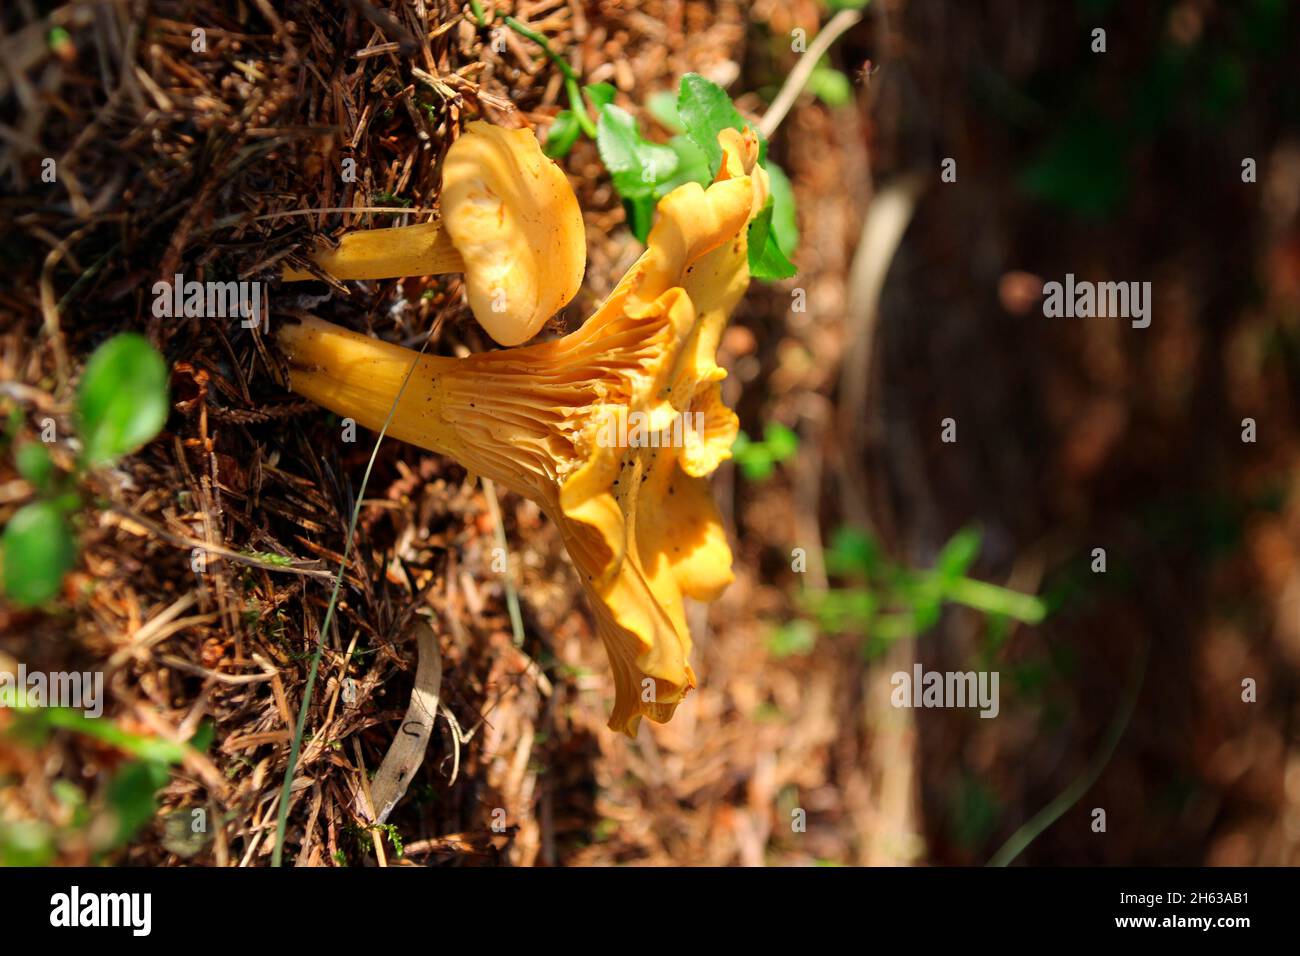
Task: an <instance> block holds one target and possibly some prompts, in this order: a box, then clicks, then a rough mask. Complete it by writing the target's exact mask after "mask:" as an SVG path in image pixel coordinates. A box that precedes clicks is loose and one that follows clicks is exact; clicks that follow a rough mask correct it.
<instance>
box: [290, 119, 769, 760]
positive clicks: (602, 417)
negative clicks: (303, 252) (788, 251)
mask: <svg viewBox="0 0 1300 956" xmlns="http://www.w3.org/2000/svg"><path fill="white" fill-rule="evenodd" d="M719 140H720V142H721V144H722V146H723V151H724V156H723V163H722V168H721V170H720V171H719V173H718V176H717V178H716V180H715V182H714V183H713V184H712V185H711V186H709V188H708V189H707V190H706V189H703V188H701V187H700V186H699V185H698V184H695V183H688V184H686V185H684V186H681V187H679V188H677V189H676V190H674V191H673V192H671V193H669V194H668V195H667V196H665V197H664V198H663V199H662V200H661V201H660V203H659V207H658V208H659V216H658V221H657V222H656V224H655V226H654V228H653V229H652V230H651V233H650V236H649V242H648V246H647V249H646V251H645V253H644V254H643V255H642V256H641V258H640V259H639V260H637V262H636V263H635V264H634V265H633V266H632V268H631V269H630V270H629V271H628V273H627V275H625V276H624V277H623V279H622V280H621V281H620V282H619V284H618V285H617V287H616V288H615V289H614V291H613V293H611V295H610V296H609V298H608V299H606V300H605V302H604V303H603V304H602V305H601V306H600V308H599V309H597V311H596V312H595V314H594V315H592V316H591V318H589V319H588V320H587V322H586V323H585V324H584V325H583V326H582V327H581V328H579V329H578V330H577V331H575V332H572V333H570V334H569V335H567V336H565V337H564V338H561V339H557V340H555V341H551V342H544V343H540V344H535V345H530V346H524V347H520V348H511V349H504V350H500V351H494V352H486V353H482V354H477V355H470V356H467V357H465V358H459V359H458V358H448V357H442V356H429V355H419V354H417V353H415V352H413V351H411V350H409V349H404V348H401V347H399V346H396V345H390V344H388V343H385V342H382V341H379V340H377V339H372V338H369V337H367V336H364V335H360V334H358V333H356V332H350V331H347V330H345V329H342V328H339V327H338V326H334V325H331V324H329V323H327V322H323V321H321V320H318V319H306V320H303V321H301V322H299V323H295V324H289V325H285V326H283V327H282V328H281V330H280V332H279V333H278V341H279V344H280V347H281V349H282V351H283V352H284V353H285V355H286V357H287V359H288V363H289V369H290V386H291V387H292V389H293V390H294V391H295V392H297V393H299V394H300V395H303V396H305V397H307V398H310V399H311V400H313V401H315V402H317V403H318V404H320V405H323V406H325V407H326V408H329V409H331V410H332V411H334V412H337V413H338V414H340V415H347V416H349V417H352V418H354V419H355V420H356V421H358V422H360V423H361V424H363V425H365V426H367V427H369V428H375V429H377V428H379V427H381V426H382V425H383V424H384V422H385V421H388V420H389V414H390V410H391V411H392V419H391V421H390V423H389V434H391V435H393V436H394V437H396V438H399V439H402V440H404V441H408V442H411V443H412V444H416V445H419V446H421V447H423V448H428V449H431V450H433V451H437V452H440V453H443V454H446V455H449V456H451V457H453V458H455V459H456V460H458V461H459V462H460V463H461V464H462V465H464V466H465V467H466V468H467V469H469V470H470V471H471V472H472V473H474V474H478V475H483V476H485V477H489V478H491V479H493V480H494V481H496V482H498V483H499V484H501V485H503V486H505V487H507V488H509V489H511V490H512V491H515V492H517V493H519V494H521V495H524V496H526V497H528V498H531V499H532V500H534V501H536V502H537V503H538V505H539V506H540V507H541V508H542V510H543V511H544V512H545V513H546V514H547V516H548V517H549V518H550V519H551V520H552V521H553V522H554V523H555V524H556V526H557V527H558V528H559V530H560V533H561V536H562V537H563V540H564V542H565V545H566V547H567V549H568V551H569V555H570V557H571V558H572V559H573V563H574V565H575V567H576V569H577V572H578V574H579V576H580V578H581V581H582V585H583V587H584V589H585V590H586V592H587V594H588V595H589V596H590V598H591V599H592V604H593V608H594V611H595V617H596V622H597V629H598V632H599V633H600V636H601V638H602V640H603V641H604V644H605V647H606V650H607V652H608V654H609V659H610V662H611V665H612V667H613V671H614V677H615V687H616V697H615V703H614V709H613V713H612V715H611V717H610V722H609V726H610V727H611V728H612V729H615V730H619V731H622V732H624V733H627V734H629V735H634V734H635V732H636V729H637V726H638V724H639V722H640V719H641V717H642V716H646V717H649V718H650V719H651V720H655V721H659V722H664V721H667V720H668V719H669V718H670V717H671V716H672V714H673V711H674V710H675V708H676V706H677V704H678V703H679V702H680V701H681V700H682V698H683V697H684V696H685V694H686V693H687V692H688V691H689V690H690V689H691V688H693V687H694V686H695V673H694V671H693V670H692V669H691V666H690V662H689V657H690V649H691V639H690V633H689V631H688V629H687V625H686V615H685V609H684V600H683V599H684V598H685V597H692V598H696V599H698V600H705V601H707V600H713V599H715V598H716V597H717V596H718V595H719V594H720V593H721V591H722V589H723V588H725V587H726V585H727V584H728V583H729V582H730V581H731V579H732V575H731V551H730V548H729V547H728V545H727V540H726V535H725V532H724V531H723V527H722V523H721V521H720V519H719V516H718V513H717V509H716V507H715V505H714V503H713V497H712V495H711V493H710V489H709V486H708V482H707V480H706V476H707V475H708V474H709V473H711V472H712V471H713V470H714V469H715V468H717V466H718V464H719V463H720V462H722V461H723V460H725V459H726V458H728V457H730V454H731V451H730V449H731V445H732V443H733V441H734V440H735V436H736V427H737V421H736V416H735V415H734V414H733V413H732V411H731V410H730V409H728V408H726V407H725V406H724V405H723V404H722V399H721V381H722V379H723V378H724V377H725V375H726V372H725V371H724V370H723V369H722V368H720V367H719V366H718V365H717V363H716V361H715V359H714V356H715V353H716V350H717V344H718V339H719V337H720V335H721V333H722V329H723V326H724V325H725V324H726V321H727V317H728V316H729V315H730V312H731V310H732V308H734V306H735V305H736V303H737V302H738V301H739V300H740V298H741V297H742V296H743V295H744V293H745V289H746V288H747V286H748V284H749V266H748V258H747V249H746V232H747V226H748V224H749V222H750V221H751V219H752V218H753V216H754V215H755V214H756V213H757V212H758V211H759V210H760V209H761V208H762V206H763V203H764V202H765V200H766V196H767V181H766V174H765V173H764V172H763V171H762V170H761V169H760V168H758V167H757V166H756V160H757V155H758V143H757V140H756V138H755V137H754V135H753V134H752V133H746V134H741V133H739V132H737V131H735V130H725V131H723V133H722V134H721V135H720V136H719ZM412 365H414V370H413V371H412ZM408 371H409V372H411V374H410V378H409V380H407V373H408ZM404 380H407V384H406V389H405V391H404V392H403V393H402V397H401V400H400V402H397V405H396V408H395V409H394V402H395V401H396V399H397V395H398V393H399V390H400V389H401V387H402V382H403V381H404ZM683 415H684V416H689V418H688V421H689V422H692V423H694V425H693V426H692V427H690V428H688V429H677V426H676V425H675V422H676V421H678V420H679V416H683ZM633 418H637V419H638V420H643V421H645V422H646V423H648V424H647V426H646V428H645V430H644V431H643V432H642V433H641V438H642V440H640V441H632V440H628V438H630V436H631V434H632V432H630V431H625V430H623V425H624V423H626V422H627V421H628V420H629V419H633ZM674 429H676V430H674ZM651 434H654V435H659V436H660V437H661V439H662V436H664V435H670V436H674V437H675V436H677V435H679V434H680V435H681V436H682V437H681V440H680V441H676V440H671V441H663V440H656V439H654V438H649V440H646V438H647V437H648V436H650V435H651ZM612 436H618V438H617V440H611V437H612ZM624 436H628V438H625V437H624Z"/></svg>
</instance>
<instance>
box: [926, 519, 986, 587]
mask: <svg viewBox="0 0 1300 956" xmlns="http://www.w3.org/2000/svg"><path fill="white" fill-rule="evenodd" d="M979 553H980V533H979V530H978V529H976V528H963V529H962V530H961V531H958V532H957V533H956V534H955V535H953V536H952V538H951V539H950V540H949V541H948V543H947V544H945V545H944V546H943V550H942V551H940V552H939V557H938V558H936V559H935V562H934V569H935V571H936V572H938V574H939V576H940V577H941V578H943V580H944V581H953V580H955V579H957V578H959V577H961V576H962V575H963V574H965V573H966V572H967V571H968V570H969V569H970V566H971V565H972V564H974V563H975V559H976V558H977V557H979Z"/></svg>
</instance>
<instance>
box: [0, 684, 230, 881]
mask: <svg viewBox="0 0 1300 956" xmlns="http://www.w3.org/2000/svg"><path fill="white" fill-rule="evenodd" d="M14 711H15V719H14V723H13V725H12V727H11V728H10V729H9V731H8V734H9V736H11V737H12V738H14V739H15V740H16V741H18V742H20V743H23V744H25V745H27V746H30V747H39V746H40V745H41V744H43V743H44V742H45V740H46V739H47V738H48V737H49V735H50V734H51V733H53V732H54V731H56V730H67V731H72V732H74V733H79V734H81V735H83V736H86V737H90V738H92V739H94V740H96V741H98V742H99V743H101V744H103V745H105V746H109V747H113V748H116V749H118V750H121V751H123V752H124V753H126V754H128V755H129V756H130V758H131V759H129V760H128V761H126V762H125V763H123V764H122V765H121V766H119V767H118V768H117V769H116V770H115V771H114V772H113V774H112V776H111V777H109V779H108V781H107V783H106V784H105V785H104V788H103V790H102V791H101V795H100V796H99V797H98V798H96V799H95V800H93V801H91V800H89V799H87V796H86V794H85V793H83V791H82V790H81V789H80V788H79V787H78V786H77V785H76V784H74V783H71V782H69V781H66V780H59V781H56V782H55V783H54V785H53V786H52V787H51V789H52V791H53V793H54V796H55V798H56V800H57V801H58V803H59V804H60V807H61V808H62V809H63V810H64V811H65V816H66V819H67V822H66V823H64V824H62V825H60V826H57V827H55V826H51V825H50V824H48V823H44V822H41V821H27V820H4V819H0V866H47V865H49V864H50V863H52V862H53V861H54V859H55V857H56V856H57V854H58V852H59V847H60V846H61V845H65V846H73V845H77V846H81V847H84V848H85V849H86V850H88V851H89V853H90V855H91V858H92V859H93V860H94V861H96V862H100V861H102V860H103V858H104V856H105V855H106V854H108V853H111V852H113V851H115V850H118V849H120V848H121V847H123V846H125V845H126V844H127V843H128V842H129V841H130V840H131V839H132V838H133V837H134V836H135V835H136V834H137V833H138V832H139V831H140V829H141V828H142V827H144V826H145V825H147V824H148V823H149V821H150V820H152V819H153V818H154V815H155V814H156V813H157V812H158V799H157V795H158V791H159V790H161V789H162V788H163V787H164V786H165V785H166V784H167V781H168V779H170V776H171V767H172V766H174V765H177V764H179V763H180V762H181V761H182V760H183V759H184V758H185V755H186V753H187V752H189V751H191V750H196V751H200V752H202V751H206V750H207V749H208V747H210V746H211V744H212V740H213V736H214V728H213V726H212V724H211V723H205V724H203V725H202V727H200V729H199V732H198V733H197V734H195V736H194V739H193V740H192V741H190V743H189V744H188V745H187V744H176V743H172V742H171V741H167V740H161V739H158V738H156V737H142V736H140V735H138V734H133V733H131V732H129V731H126V730H123V729H122V728H121V727H119V726H118V725H117V724H115V723H113V722H111V721H107V720H100V719H95V718H91V717H87V716H86V715H85V714H83V713H82V712H81V711H78V710H73V709H68V708H60V707H53V708H39V707H30V708H29V707H24V706H23V705H22V704H21V703H18V704H17V706H15V707H14Z"/></svg>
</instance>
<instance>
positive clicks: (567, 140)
mask: <svg viewBox="0 0 1300 956" xmlns="http://www.w3.org/2000/svg"><path fill="white" fill-rule="evenodd" d="M581 135H582V124H581V123H579V122H578V117H577V116H575V115H574V114H573V111H572V110H560V112H558V113H556V114H555V121H554V122H553V123H551V128H550V129H549V130H547V132H546V143H545V144H544V145H543V146H542V152H543V153H545V154H546V155H547V156H549V157H551V159H560V158H561V157H564V156H567V155H569V150H571V149H573V144H574V143H576V142H577V141H578V137H579V136H581Z"/></svg>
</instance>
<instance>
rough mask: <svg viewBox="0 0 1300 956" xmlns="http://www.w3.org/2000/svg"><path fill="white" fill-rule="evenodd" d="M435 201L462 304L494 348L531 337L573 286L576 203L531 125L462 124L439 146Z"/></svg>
mask: <svg viewBox="0 0 1300 956" xmlns="http://www.w3.org/2000/svg"><path fill="white" fill-rule="evenodd" d="M439 202H440V203H441V206H442V224H443V227H444V228H445V229H446V230H447V233H448V234H449V235H450V236H451V241H452V244H453V245H454V246H455V247H456V249H457V250H458V251H459V252H460V254H461V258H463V259H464V260H465V284H466V288H467V291H468V294H469V304H470V308H471V309H473V310H474V317H475V318H477V319H478V321H479V324H481V325H482V326H483V328H484V329H485V330H486V331H487V333H488V335H490V336H492V338H493V339H494V340H496V341H497V342H499V343H500V344H501V345H518V344H519V343H521V342H526V341H528V340H529V339H531V338H532V337H533V336H534V335H536V334H537V332H538V331H539V330H540V329H541V327H542V326H543V325H545V324H546V321H547V320H548V319H549V318H550V317H551V316H553V315H554V314H555V313H556V312H558V311H560V309H562V308H563V307H564V306H565V305H566V304H567V303H568V302H569V300H570V299H572V298H573V296H574V295H575V294H576V293H577V291H578V289H579V288H580V287H581V285H582V276H583V273H584V272H585V271H586V266H587V240H586V234H585V233H584V231H583V224H582V210H581V209H579V208H578V200H577V197H576V196H574V194H573V188H572V187H571V186H570V185H569V180H568V178H567V177H566V176H565V175H564V172H563V171H562V170H561V169H560V167H559V166H557V165H556V164H555V162H554V161H552V160H551V159H549V158H547V156H546V155H545V154H543V153H542V149H541V147H540V146H539V145H538V143H537V137H536V136H534V135H533V132H532V130H529V129H504V128H502V127H500V126H493V125H491V124H489V123H486V122H483V121H482V120H480V121H478V122H475V123H470V124H469V127H468V128H467V130H466V132H465V133H464V135H462V136H461V137H460V138H459V139H458V140H456V142H455V143H453V144H452V147H451V149H449V150H448V151H447V158H446V160H445V161H444V163H443V172H442V192H441V196H440V200H439Z"/></svg>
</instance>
